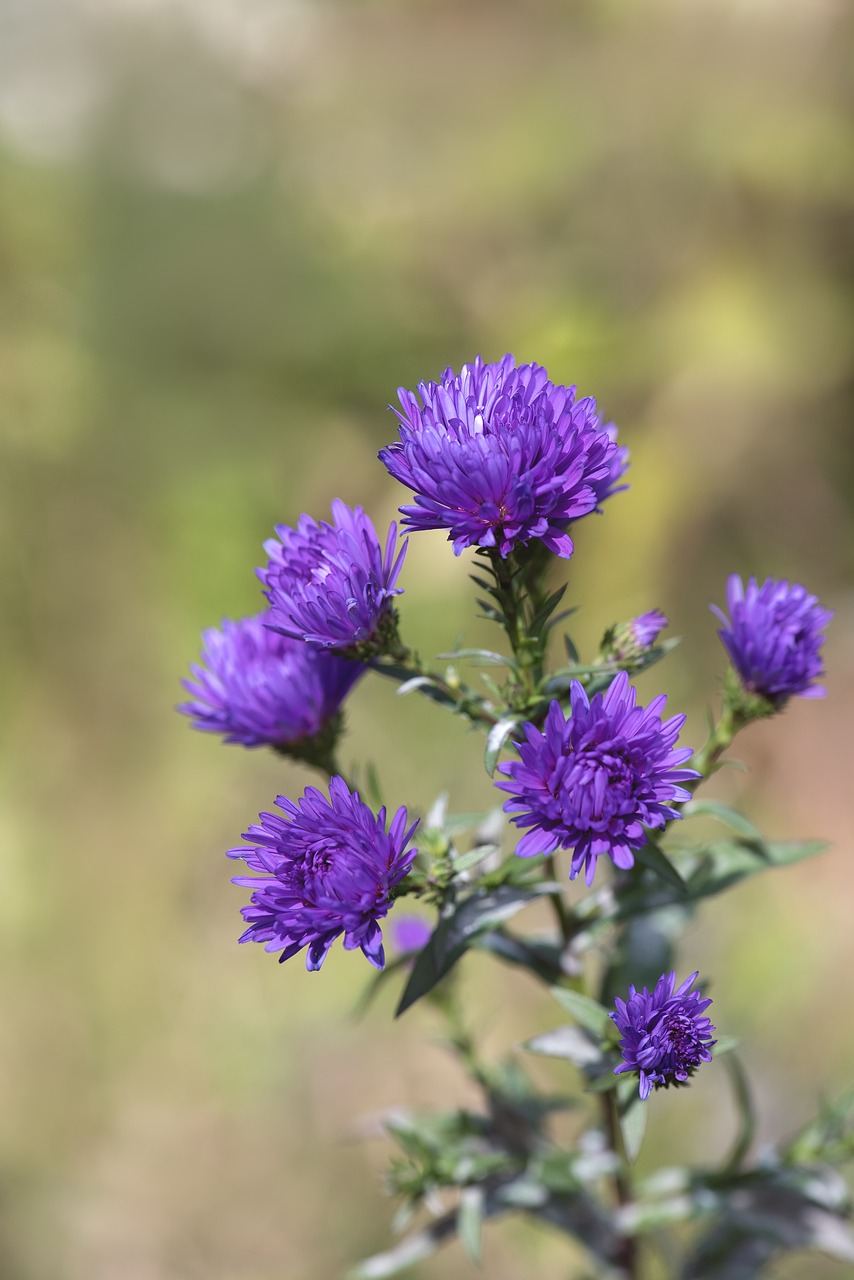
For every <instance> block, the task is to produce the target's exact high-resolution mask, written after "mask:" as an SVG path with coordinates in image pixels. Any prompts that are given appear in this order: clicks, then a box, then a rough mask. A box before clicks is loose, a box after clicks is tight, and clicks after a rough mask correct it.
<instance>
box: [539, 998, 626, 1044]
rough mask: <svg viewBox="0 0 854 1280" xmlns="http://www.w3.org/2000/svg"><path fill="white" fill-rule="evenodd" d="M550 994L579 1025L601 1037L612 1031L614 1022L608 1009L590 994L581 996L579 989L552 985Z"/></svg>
mask: <svg viewBox="0 0 854 1280" xmlns="http://www.w3.org/2000/svg"><path fill="white" fill-rule="evenodd" d="M552 995H553V996H554V998H555V1000H557V1002H558V1004H560V1005H562V1006H563V1007H564V1009H566V1010H567V1011H568V1012H569V1013H571V1014H572V1016H573V1018H574V1019H575V1021H576V1022H577V1023H579V1025H580V1026H582V1027H585V1028H586V1029H587V1030H588V1031H590V1032H592V1033H593V1035H594V1036H596V1037H597V1038H598V1039H600V1040H601V1039H602V1038H603V1037H606V1036H608V1035H609V1033H610V1032H612V1031H613V1028H614V1023H613V1021H612V1019H611V1018H610V1017H609V1014H608V1010H607V1009H606V1008H604V1007H603V1006H602V1005H601V1004H599V1002H598V1001H597V1000H592V999H591V998H590V996H583V995H582V994H581V992H580V991H572V990H571V989H570V988H569V987H553V988H552Z"/></svg>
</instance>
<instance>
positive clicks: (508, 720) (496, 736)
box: [483, 716, 519, 778]
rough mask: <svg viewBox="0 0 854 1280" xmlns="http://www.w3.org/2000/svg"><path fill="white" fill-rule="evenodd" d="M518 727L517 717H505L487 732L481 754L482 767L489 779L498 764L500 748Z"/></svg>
mask: <svg viewBox="0 0 854 1280" xmlns="http://www.w3.org/2000/svg"><path fill="white" fill-rule="evenodd" d="M518 727H519V717H518V716H505V717H504V719H503V720H499V721H498V723H497V724H494V725H493V726H492V728H491V729H490V730H489V733H488V734H487V736H486V747H485V748H484V752H483V767H484V768H485V769H486V772H487V773H488V774H489V776H490V778H491V777H492V775H493V774H494V773H495V766H496V765H497V764H498V757H499V755H500V753H501V748H502V747H503V746H504V744H505V742H506V741H507V739H508V738H509V737H510V735H511V734H512V733H513V731H514V730H515V729H518Z"/></svg>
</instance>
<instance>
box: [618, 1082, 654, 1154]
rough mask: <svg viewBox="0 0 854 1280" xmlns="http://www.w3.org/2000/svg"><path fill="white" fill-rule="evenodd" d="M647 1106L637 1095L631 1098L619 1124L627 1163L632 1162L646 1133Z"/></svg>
mask: <svg viewBox="0 0 854 1280" xmlns="http://www.w3.org/2000/svg"><path fill="white" fill-rule="evenodd" d="M648 1115H649V1107H648V1106H647V1104H646V1103H645V1102H641V1100H640V1098H639V1097H636V1098H634V1099H633V1100H632V1102H631V1104H630V1105H629V1107H628V1109H627V1110H626V1113H625V1115H624V1116H623V1117H622V1119H621V1121H620V1124H621V1127H622V1131H623V1146H624V1147H625V1149H626V1158H627V1159H628V1161H629V1164H634V1162H635V1160H637V1158H638V1155H639V1154H640V1149H641V1145H642V1144H643V1136H644V1134H645V1133H646V1121H647V1116H648Z"/></svg>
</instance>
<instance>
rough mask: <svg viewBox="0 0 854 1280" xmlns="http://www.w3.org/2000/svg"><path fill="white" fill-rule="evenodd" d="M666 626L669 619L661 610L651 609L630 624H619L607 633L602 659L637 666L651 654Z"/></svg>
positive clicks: (603, 644) (633, 619) (603, 642)
mask: <svg viewBox="0 0 854 1280" xmlns="http://www.w3.org/2000/svg"><path fill="white" fill-rule="evenodd" d="M666 626H667V618H665V616H664V614H663V613H662V612H661V610H660V609H651V610H650V611H649V612H648V613H642V614H640V615H639V616H638V617H637V618H632V619H631V620H630V621H629V622H618V623H616V624H615V625H614V626H613V627H611V628H609V630H608V631H607V632H606V633H605V638H604V640H603V641H602V657H603V658H604V659H606V660H610V661H616V662H625V663H627V664H635V663H637V662H638V661H639V660H640V659H641V658H642V657H643V656H644V654H646V653H648V652H649V650H650V649H651V648H652V646H653V645H654V644H655V642H656V640H657V639H658V637H659V635H660V634H661V632H662V631H663V630H664V628H665V627H666Z"/></svg>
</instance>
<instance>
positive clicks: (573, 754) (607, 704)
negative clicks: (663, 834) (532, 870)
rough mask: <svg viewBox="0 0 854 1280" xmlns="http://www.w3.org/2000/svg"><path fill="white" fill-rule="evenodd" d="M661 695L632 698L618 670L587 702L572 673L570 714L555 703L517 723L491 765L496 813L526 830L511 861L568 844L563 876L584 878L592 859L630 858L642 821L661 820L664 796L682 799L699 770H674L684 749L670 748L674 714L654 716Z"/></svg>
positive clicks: (666, 810) (655, 823)
mask: <svg viewBox="0 0 854 1280" xmlns="http://www.w3.org/2000/svg"><path fill="white" fill-rule="evenodd" d="M666 701H667V699H666V698H665V697H664V696H663V695H661V696H660V697H658V698H653V700H652V702H651V703H650V704H649V706H648V707H646V708H644V707H638V706H636V705H635V702H636V692H635V690H634V688H632V686H631V685H630V684H629V679H628V676H627V675H626V673H625V671H621V672H620V674H619V675H618V676H617V677H616V678H615V679H614V680H613V682H612V683H611V685H610V687H609V688H608V690H607V692H605V693H597V694H596V696H595V697H594V698H593V700H592V701H589V700H588V698H587V694H586V693H585V692H584V689H583V688H582V686H581V685H580V684H579V682H578V681H577V680H573V682H572V685H571V688H570V703H571V707H572V714H571V716H570V717H569V719H567V718H566V717H565V716H564V713H563V711H562V710H561V706H560V703H559V702H553V703H552V704H551V706H550V707H549V711H548V715H547V716H546V720H545V724H544V726H543V730H542V732H541V731H540V730H539V729H537V728H535V726H534V725H532V724H526V725H524V726H523V729H524V734H525V739H524V741H523V742H520V743H517V744H515V745H516V749H517V750H518V752H519V756H520V759H519V760H512V761H510V762H508V763H505V764H501V765H499V766H498V767H499V771H500V772H501V773H506V774H508V775H509V777H510V779H511V781H510V782H497V783H496V784H495V785H496V786H497V787H500V788H501V790H502V791H509V792H510V793H511V797H512V798H511V799H510V800H507V801H505V804H504V809H505V812H507V813H511V814H514V815H515V816H514V817H513V822H514V823H515V824H516V826H518V827H530V830H529V831H526V833H525V835H523V836H522V839H521V840H520V841H519V844H518V846H517V848H516V852H517V854H518V855H519V856H520V857H521V858H530V857H533V856H534V855H536V854H538V853H553V852H554V851H555V850H556V849H573V850H574V853H573V855H572V862H571V866H570V872H569V878H570V880H574V879H575V878H576V876H577V875H578V873H579V872H580V871H581V868H582V867H584V868H585V878H586V880H587V883H588V885H589V884H592V883H593V876H594V873H595V871H596V859H597V858H598V857H600V856H601V855H602V854H607V855H608V857H609V858H611V859H612V860H613V861H614V863H615V865H616V866H618V867H621V868H624V869H626V868H628V867H631V866H633V865H634V853H633V850H635V849H640V848H642V847H643V845H644V844H645V842H646V834H645V832H644V827H653V828H655V827H663V826H664V825H665V823H667V822H668V821H670V819H671V818H678V817H680V816H681V815H680V814H679V813H678V812H677V811H676V810H675V809H674V808H673V807H672V804H673V801H676V800H688V799H690V793H689V792H688V791H686V790H685V788H684V787H683V786H681V785H680V784H681V783H683V782H685V781H687V780H688V779H689V778H697V777H699V776H700V775H699V774H698V773H697V772H696V771H695V770H693V769H683V768H680V766H681V765H682V763H683V762H684V761H685V760H687V759H688V757H689V756H690V755H691V749H690V747H676V746H675V743H676V739H677V737H678V734H679V730H680V729H681V728H682V725H683V724H684V723H685V717H684V716H673V717H672V718H671V719H670V720H666V721H664V722H663V723H662V719H661V711H662V709H663V708H664V705H665V703H666Z"/></svg>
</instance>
